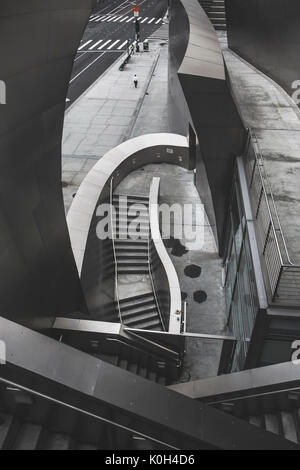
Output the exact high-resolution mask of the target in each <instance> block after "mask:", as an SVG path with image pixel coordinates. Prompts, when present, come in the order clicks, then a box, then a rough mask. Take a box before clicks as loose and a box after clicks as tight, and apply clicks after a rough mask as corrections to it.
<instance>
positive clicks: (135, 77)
mask: <svg viewBox="0 0 300 470" xmlns="http://www.w3.org/2000/svg"><path fill="white" fill-rule="evenodd" d="M133 83H134V86H135V88H137V87H138V83H139V81H138V78H137V75H136V74H134V77H133Z"/></svg>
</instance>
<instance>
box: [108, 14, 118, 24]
mask: <svg viewBox="0 0 300 470" xmlns="http://www.w3.org/2000/svg"><path fill="white" fill-rule="evenodd" d="M115 18H117V16H112V17H111V18H109V20H107V23H109V22H110V21H112V20H114V19H115Z"/></svg>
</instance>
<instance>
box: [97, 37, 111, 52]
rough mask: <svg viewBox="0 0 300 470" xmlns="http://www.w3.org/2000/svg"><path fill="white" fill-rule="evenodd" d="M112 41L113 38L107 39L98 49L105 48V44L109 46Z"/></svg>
mask: <svg viewBox="0 0 300 470" xmlns="http://www.w3.org/2000/svg"><path fill="white" fill-rule="evenodd" d="M110 42H111V39H109V40H108V41H106V42H105V43H104V44H102V46H100V47H98V51H101V49H103V48H104V47H105V46H107V44H109V43H110Z"/></svg>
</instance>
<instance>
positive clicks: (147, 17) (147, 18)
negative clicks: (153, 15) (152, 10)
mask: <svg viewBox="0 0 300 470" xmlns="http://www.w3.org/2000/svg"><path fill="white" fill-rule="evenodd" d="M147 20H149V16H146V18H144V19H143V21H141V24H143V23H145V21H147Z"/></svg>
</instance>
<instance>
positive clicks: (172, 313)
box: [149, 178, 182, 334]
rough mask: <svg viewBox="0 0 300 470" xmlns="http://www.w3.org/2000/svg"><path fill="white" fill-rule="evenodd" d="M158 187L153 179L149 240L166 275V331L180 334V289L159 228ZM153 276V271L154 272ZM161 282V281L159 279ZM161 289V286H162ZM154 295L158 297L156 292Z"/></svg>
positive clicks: (158, 184) (150, 199) (150, 197)
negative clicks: (167, 307)
mask: <svg viewBox="0 0 300 470" xmlns="http://www.w3.org/2000/svg"><path fill="white" fill-rule="evenodd" d="M159 187H160V178H153V180H152V183H151V187H150V195H149V213H150V230H151V238H152V241H153V244H154V248H155V250H156V253H157V255H158V258H159V260H160V264H161V266H162V268H163V269H164V271H165V273H166V278H167V283H168V290H169V294H170V306H169V312H166V313H167V316H168V317H169V324H168V331H169V333H174V334H180V332H181V320H182V319H181V317H182V311H181V310H182V300H181V289H180V284H179V280H178V276H177V272H176V269H175V267H174V265H173V263H172V261H171V258H170V256H169V254H168V252H167V250H166V247H165V245H164V242H163V240H162V237H161V233H160V227H159V205H158V200H159ZM154 276H155V271H154ZM160 281H161V279H160ZM162 288H163V286H162ZM156 294H157V296H158V297H159V293H158V290H157V289H156Z"/></svg>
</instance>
